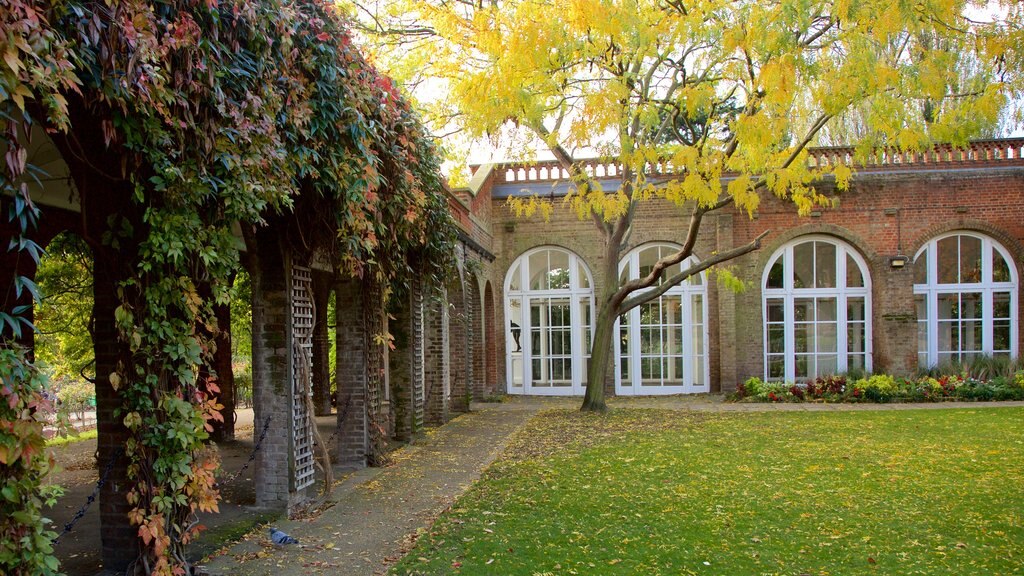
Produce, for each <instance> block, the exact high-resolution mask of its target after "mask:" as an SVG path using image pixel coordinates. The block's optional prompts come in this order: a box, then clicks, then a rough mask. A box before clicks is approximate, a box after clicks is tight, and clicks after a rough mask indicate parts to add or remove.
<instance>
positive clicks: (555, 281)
mask: <svg viewBox="0 0 1024 576" xmlns="http://www.w3.org/2000/svg"><path fill="white" fill-rule="evenodd" d="M548 254H549V256H548V258H549V261H550V266H551V268H550V269H549V270H548V288H551V289H553V290H566V289H568V288H569V255H568V254H566V253H565V252H561V251H558V250H549V251H548Z"/></svg>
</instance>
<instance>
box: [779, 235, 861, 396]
mask: <svg viewBox="0 0 1024 576" xmlns="http://www.w3.org/2000/svg"><path fill="white" fill-rule="evenodd" d="M806 242H825V243H828V244H832V245H834V246H835V247H836V287H835V288H794V286H793V274H794V266H793V249H794V248H795V247H796V246H799V245H801V244H804V243H806ZM847 255H849V256H850V257H851V258H853V261H854V262H855V263H856V264H857V266H858V267H859V268H860V273H861V277H862V278H863V284H864V286H863V287H850V286H846V263H847V258H846V256H847ZM780 258H784V259H785V261H784V263H783V264H784V269H783V270H784V271H783V287H782V288H768V275H769V273H770V272H771V269H772V267H773V266H774V265H775V263H776V262H777V261H778V260H779V259H780ZM797 298H815V299H817V298H835V299H836V372H837V373H840V374H841V373H844V372H846V371H848V370H849V353H848V351H847V340H848V322H847V302H848V300H849V299H850V298H863V299H864V370H865V371H866V372H871V369H872V350H871V348H872V346H871V344H872V335H871V330H872V327H871V324H872V322H871V310H872V308H871V274H870V271H869V269H868V266H867V262H866V261H865V260H864V258H863V257H862V256H861V255H860V252H858V251H857V249H855V248H854V247H853V246H851V245H850V244H848V243H846V242H844V241H842V240H840V239H839V238H836V237H834V236H827V235H824V234H809V235H806V236H799V237H797V238H794V239H792V240H790V241H789V242H787V243H786V244H784V245H783V246H781V247H780V248H778V249H777V250H776V251H775V252H774V253H773V254H772V256H771V258H769V259H768V263H767V265H765V267H764V271H763V272H762V274H761V318H762V330H763V337H764V346H763V350H762V359H763V362H764V379H765V381H768V380H774V381H780V380H779V378H777V377H775V378H772V377H770V376H769V363H768V360H769V355H768V351H769V348H768V347H769V345H770V342H769V339H768V326H769V324H768V301H769V300H778V299H781V300H783V306H784V312H783V313H784V343H783V350H784V359H785V368H784V371H783V372H784V376H783V378H782V381H786V382H796V381H797V377H796V335H795V334H796V322H795V320H794V318H795V310H794V307H795V306H794V302H795V300H796V299H797ZM815 375H816V376H823V375H825V374H818V373H817V365H815ZM814 377H815V376H810V377H808V378H804V377H801V378H802V379H803V380H807V379H813V378H814Z"/></svg>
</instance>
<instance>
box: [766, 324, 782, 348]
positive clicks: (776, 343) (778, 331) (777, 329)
mask: <svg viewBox="0 0 1024 576" xmlns="http://www.w3.org/2000/svg"><path fill="white" fill-rule="evenodd" d="M785 351H786V328H785V326H783V325H782V324H772V325H770V326H768V353H769V354H782V353H783V352H785Z"/></svg>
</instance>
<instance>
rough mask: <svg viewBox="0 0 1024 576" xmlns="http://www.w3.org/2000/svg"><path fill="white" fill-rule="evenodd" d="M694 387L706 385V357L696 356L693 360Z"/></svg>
mask: <svg viewBox="0 0 1024 576" xmlns="http://www.w3.org/2000/svg"><path fill="white" fill-rule="evenodd" d="M693 385H694V386H703V385H704V357H703V356H696V357H694V359H693Z"/></svg>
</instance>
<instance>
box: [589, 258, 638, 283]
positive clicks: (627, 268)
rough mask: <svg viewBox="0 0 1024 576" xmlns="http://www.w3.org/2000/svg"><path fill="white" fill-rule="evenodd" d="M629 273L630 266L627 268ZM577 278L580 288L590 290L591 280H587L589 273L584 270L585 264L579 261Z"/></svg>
mask: <svg viewBox="0 0 1024 576" xmlns="http://www.w3.org/2000/svg"><path fill="white" fill-rule="evenodd" d="M628 271H629V266H627V267H626V272H627V273H628ZM576 277H577V278H579V283H580V286H579V287H580V288H590V280H589V279H588V278H587V271H586V270H585V269H584V268H583V264H582V263H581V262H580V261H579V260H577V261H576Z"/></svg>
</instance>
